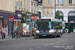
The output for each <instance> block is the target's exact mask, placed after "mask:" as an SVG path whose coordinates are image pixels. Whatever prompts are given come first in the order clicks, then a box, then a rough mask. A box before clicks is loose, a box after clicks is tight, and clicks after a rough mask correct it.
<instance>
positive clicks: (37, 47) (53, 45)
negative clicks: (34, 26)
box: [0, 33, 75, 50]
mask: <svg viewBox="0 0 75 50" xmlns="http://www.w3.org/2000/svg"><path fill="white" fill-rule="evenodd" d="M0 50H75V33H70V34H67V33H65V34H64V35H63V36H62V37H61V38H41V39H28V40H25V39H17V40H6V41H0Z"/></svg>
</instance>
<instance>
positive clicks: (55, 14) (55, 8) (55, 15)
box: [55, 0, 56, 16]
mask: <svg viewBox="0 0 75 50" xmlns="http://www.w3.org/2000/svg"><path fill="white" fill-rule="evenodd" d="M55 16H56V0H55Z"/></svg>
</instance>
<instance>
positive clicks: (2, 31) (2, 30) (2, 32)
mask: <svg viewBox="0 0 75 50" xmlns="http://www.w3.org/2000/svg"><path fill="white" fill-rule="evenodd" d="M1 35H2V40H3V39H4V26H2V28H1Z"/></svg>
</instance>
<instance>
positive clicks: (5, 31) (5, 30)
mask: <svg viewBox="0 0 75 50" xmlns="http://www.w3.org/2000/svg"><path fill="white" fill-rule="evenodd" d="M6 33H7V29H6V28H5V26H4V38H6Z"/></svg>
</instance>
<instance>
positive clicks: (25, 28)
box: [23, 23, 29, 35]
mask: <svg viewBox="0 0 75 50" xmlns="http://www.w3.org/2000/svg"><path fill="white" fill-rule="evenodd" d="M23 35H29V24H28V23H23Z"/></svg>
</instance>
